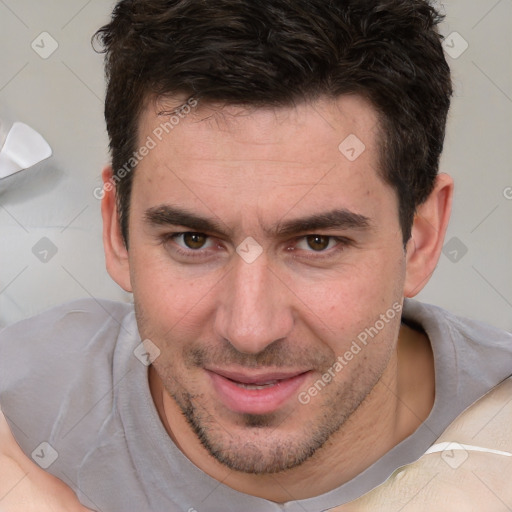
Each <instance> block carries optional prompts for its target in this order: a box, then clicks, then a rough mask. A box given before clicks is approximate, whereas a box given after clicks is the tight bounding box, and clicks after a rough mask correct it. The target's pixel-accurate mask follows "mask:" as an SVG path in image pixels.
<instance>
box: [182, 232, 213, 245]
mask: <svg viewBox="0 0 512 512" xmlns="http://www.w3.org/2000/svg"><path fill="white" fill-rule="evenodd" d="M182 236H183V243H184V244H185V246H186V247H187V248H188V249H201V248H202V247H203V246H204V245H205V244H206V242H207V240H208V237H207V236H206V235H203V234H202V233H183V235H182Z"/></svg>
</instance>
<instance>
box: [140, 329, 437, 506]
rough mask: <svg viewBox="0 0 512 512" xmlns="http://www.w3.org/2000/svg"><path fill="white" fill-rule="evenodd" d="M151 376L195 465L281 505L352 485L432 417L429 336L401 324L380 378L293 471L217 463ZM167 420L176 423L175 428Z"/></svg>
mask: <svg viewBox="0 0 512 512" xmlns="http://www.w3.org/2000/svg"><path fill="white" fill-rule="evenodd" d="M149 376H150V377H149V378H150V388H151V392H152V395H153V398H154V400H155V405H156V407H157V410H158V411H159V414H160V418H161V420H162V422H163V424H164V426H165V428H166V430H167V432H168V433H169V435H170V437H171V438H172V439H173V441H174V442H175V444H176V445H177V446H178V447H179V448H180V450H181V451H182V452H183V453H184V454H185V455H186V456H187V457H188V458H189V459H190V460H191V461H192V462H193V463H194V464H195V465H196V466H198V467H199V468H200V469H201V470H203V471H204V472H205V473H207V474H209V475H210V476H211V477H213V478H215V479H216V480H218V481H220V482H222V483H224V484H225V485H228V486H229V487H232V488H233V489H235V490H237V491H240V492H243V493H245V494H250V495H253V496H258V497H261V498H265V499H268V500H271V501H275V502H278V503H282V502H286V501H291V500H299V499H306V498H310V497H312V496H317V495H319V494H323V493H325V492H328V491H330V490H332V489H335V488H336V487H339V486H340V485H342V484H344V483H345V482H348V481H349V480H351V479H352V478H354V477H355V476H357V475H358V474H359V473H361V472H362V471H364V470H365V469H366V468H368V467H369V466H370V465H372V464H373V463H374V462H376V461H377V460H378V459H379V458H381V457H382V456H383V455H384V454H385V453H386V452H388V451H389V450H390V449H391V448H393V447H394V446H395V445H397V444H398V443H399V442H401V441H402V440H403V439H405V438H406V437H408V436H409V435H411V434H412V433H413V432H414V431H415V430H416V429H417V428H418V426H419V425H420V424H421V423H422V422H423V421H424V420H425V419H426V417H427V416H428V414H429V412H430V410H431V408H432V405H433V399H434V369H433V356H432V352H431V348H430V343H429V342H428V338H426V336H425V335H423V334H421V333H419V332H416V331H413V330H412V329H409V328H408V327H405V326H402V328H401V330H400V336H399V341H398V345H397V350H396V351H395V352H394V354H393V356H392V357H391V359H390V362H389V364H388V366H387V367H386V369H385V371H384V373H383V374H382V376H381V378H380V379H379V381H378V382H377V384H376V385H375V386H374V388H373V389H372V391H371V392H370V393H369V394H368V396H367V397H366V398H365V400H364V401H363V402H362V403H361V404H360V405H359V407H358V408H357V409H356V410H355V411H354V413H353V414H352V415H351V416H350V418H349V419H348V420H347V421H346V422H345V423H344V424H343V426H342V427H341V428H340V429H339V430H338V432H336V433H335V434H334V435H332V436H331V438H330V439H329V441H328V442H327V443H326V444H325V445H324V446H323V447H322V448H320V449H319V450H318V451H317V452H316V453H315V454H314V455H313V456H312V457H311V458H310V459H308V460H307V461H306V462H305V463H304V464H302V465H301V466H299V467H297V468H294V469H292V470H288V471H283V472H281V473H275V474H270V475H251V474H246V473H240V472H235V471H231V470H230V469H228V468H226V467H225V466H224V465H222V464H221V463H219V462H218V461H217V460H216V459H214V458H213V457H212V456H211V455H210V454H209V453H208V452H207V451H206V449H205V448H204V447H203V446H202V445H201V443H200V442H199V440H198V439H197V437H196V435H195V434H194V433H193V432H192V431H191V430H190V427H189V426H188V424H187V423H186V421H185V419H184V418H183V416H182V414H181V411H180V410H179V408H178V406H177V405H176V403H175V402H174V400H173V399H172V398H171V397H170V396H169V395H168V394H167V392H165V390H164V388H163V385H162V383H161V381H160V379H159V377H158V376H157V374H156V372H155V371H154V370H153V368H152V367H150V373H149ZM168 418H172V419H173V428H172V429H171V427H170V425H169V422H168ZM178 432H179V433H180V434H179V435H177V433H178Z"/></svg>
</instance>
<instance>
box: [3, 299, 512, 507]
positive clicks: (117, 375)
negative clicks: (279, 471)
mask: <svg viewBox="0 0 512 512" xmlns="http://www.w3.org/2000/svg"><path fill="white" fill-rule="evenodd" d="M403 321H404V322H406V323H408V324H410V325H412V326H415V327H416V328H419V329H423V330H424V331H425V332H426V333H427V335H428V337H429V339H430V342H431V344H432V348H433V352H434V360H435V378H436V397H435V402H434V407H433V409H432V411H431V413H430V415H429V417H428V418H427V420H426V421H425V422H424V423H423V424H422V425H421V426H420V427H419V428H418V429H417V430H416V432H414V434H412V435H411V436H409V437H408V438H407V439H405V440H404V441H402V442H401V443H400V444H398V445H397V446H395V447H394V448H393V449H392V450H390V451H389V452H388V453H386V454H385V455H384V456H383V457H382V458H381V459H379V460H378V461H377V462H375V463H374V464H373V465H372V466H370V467H369V468H368V469H366V470H365V471H364V472H362V473H361V474H359V475H358V476H357V477H355V478H354V479H352V480H351V481H349V482H347V483H345V484H344V485H342V486H340V487H338V488H337V489H334V490H332V491H330V492H328V493H325V494H323V495H321V496H317V497H314V498H309V499H305V500H298V501H290V502H287V503H284V504H276V503H273V502H271V501H267V500H264V499H261V498H256V497H253V496H249V495H246V494H243V493H240V492H237V491H235V490H233V489H231V488H230V487H227V486H226V485H223V484H222V483H220V482H218V481H217V480H215V479H213V478H211V477H210V476H208V475H207V474H205V473H204V472H203V471H201V470H200V469H199V468H197V467H196V466H195V465H194V464H192V462H190V461H189V460H188V459H187V458H186V457H185V455H183V453H182V452H181V451H180V450H179V449H178V448H177V447H176V445H175V444H174V443H173V441H172V440H171V439H170V437H169V435H168V434H167V432H166V430H165V428H164V426H163V425H162V423H161V421H160V418H159V416H158V413H157V410H156V407H155V405H154V402H153V400H152V398H151V394H150V390H149V385H148V373H147V370H148V368H147V365H146V364H147V360H145V359H144V358H143V357H142V358H138V357H137V356H136V354H138V355H139V356H140V343H141V340H140V336H139V333H138V330H137V324H136V321H135V315H134V310H133V306H132V305H130V304H122V303H117V302H111V301H105V300H93V299H84V300H79V301H74V302H71V303H68V304H64V305H62V306H59V307H57V308H54V309H52V310H49V311H46V312H44V313H42V314H40V315H38V316H36V317H33V318H30V319H27V320H24V321H22V322H19V323H17V324H15V325H12V326H10V327H7V328H5V329H4V330H2V331H1V332H0V406H1V408H2V410H3V412H4V414H5V416H6V418H7V420H8V423H9V424H10V426H11V430H12V432H13V434H14V436H15V437H16V440H17V441H18V443H19V444H20V446H21V448H22V449H23V451H24V452H25V453H26V454H27V455H29V456H32V458H33V459H34V460H35V461H36V462H38V463H39V464H40V465H41V466H42V467H45V468H47V471H49V472H50V473H52V474H54V475H55V476H57V477H59V478H60V479H61V480H63V481H64V482H65V483H67V484H68V485H69V486H70V487H71V488H72V489H74V491H75V492H76V493H77V495H78V498H79V499H80V501H81V502H82V503H83V504H84V505H85V506H87V507H89V508H92V509H94V510H97V511H101V512H164V511H165V512H174V511H182V512H193V511H197V512H241V511H250V512H271V511H276V512H277V511H289V512H305V511H306V512H320V511H324V510H327V509H329V508H332V507H334V506H336V505H340V504H343V503H346V502H348V501H352V500H353V499H356V498H358V497H359V496H361V495H363V494H365V493H366V492H368V491H370V490H371V489H373V488H374V487H376V486H377V485H379V484H381V483H382V482H384V481H385V480H386V479H387V478H388V477H389V476H390V475H391V474H392V473H393V472H394V471H395V470H396V469H397V468H398V467H400V466H403V465H405V464H409V463H411V462H413V461H415V460H416V459H418V458H419V457H420V456H421V455H423V453H424V452H425V451H426V450H427V449H428V448H429V446H431V445H432V444H433V443H434V442H435V441H436V439H437V438H438V437H439V436H440V435H441V433H442V432H443V431H444V430H445V429H446V427H447V426H448V425H449V424H450V423H451V422H452V421H453V420H454V419H455V418H456V417H457V416H458V415H459V414H460V413H461V412H462V411H463V410H464V409H466V408H467V407H469V406H470V405H471V404H472V403H473V402H475V401H476V400H477V399H478V398H480V397H481V396H482V395H484V394H485V393H486V392H487V391H489V390H490V389H491V388H493V387H494V386H496V385H497V384H498V383H500V382H501V381H502V380H504V379H505V378H507V377H509V376H510V375H512V334H510V333H507V332H505V331H501V330H499V329H495V328H493V327H490V326H487V325H484V324H481V323H478V322H474V321H470V320H466V319H462V318H459V317H456V316H454V315H452V314H450V313H448V312H446V311H444V310H442V309H440V308H437V307H435V306H430V305H426V304H422V303H420V302H417V301H413V300H406V302H405V305H404V312H403ZM134 352H135V353H134ZM140 359H142V361H145V362H146V364H144V362H141V360H140ZM42 443H43V444H42ZM342 463H343V461H340V464H342Z"/></svg>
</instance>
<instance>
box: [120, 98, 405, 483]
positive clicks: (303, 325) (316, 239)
mask: <svg viewBox="0 0 512 512" xmlns="http://www.w3.org/2000/svg"><path fill="white" fill-rule="evenodd" d="M159 110H162V108H160V107H159V106H157V105H151V106H148V107H147V108H146V110H145V111H144V113H143V115H142V118H141V124H140V134H139V135H140V142H141V144H144V143H145V142H146V140H147V137H148V136H150V137H152V138H153V139H154V140H155V142H156V147H154V148H153V149H151V151H150V152H149V154H148V155H147V156H146V157H145V158H144V159H143V160H142V161H141V162H140V164H139V165H138V167H137V170H136V172H135V176H134V183H133V191H132V198H131V207H130V223H129V237H130V248H129V262H130V277H131V285H132V288H133V292H134V299H135V306H136V314H137V321H138V326H139V331H140V334H141V336H142V338H143V339H146V338H147V339H150V340H151V341H152V342H153V343H154V344H155V345H157V346H158V348H159V349H160V351H161V354H160V356H159V357H158V358H157V359H156V360H155V362H154V368H155V370H156V373H157V374H158V376H159V377H160V379H161V381H162V383H163V386H164V387H165V389H166V390H167V391H168V393H169V395H170V396H172V397H173V400H174V401H175V402H176V404H177V405H178V406H179V408H180V409H181V411H182V412H183V413H184V415H185V417H186V419H187V421H188V424H187V428H189V429H190V427H191V428H192V430H193V431H194V432H195V433H196V434H197V435H198V436H199V438H200V440H201V442H202V443H203V445H204V446H205V447H206V448H207V449H208V450H209V452H210V453H211V454H212V455H213V456H214V457H216V459H217V460H219V461H220V462H222V463H224V464H226V465H227V466H229V467H230V468H232V469H235V470H239V471H244V472H256V473H265V472H276V471H281V470H284V469H287V468H292V467H295V466H297V465H299V464H301V463H302V462H304V461H305V460H307V459H308V458H309V457H311V456H312V455H313V454H314V453H315V452H316V451H317V450H318V449H319V448H320V447H321V446H323V445H324V444H325V443H326V441H327V440H328V439H329V438H331V436H333V435H334V434H335V433H336V432H337V431H340V429H341V428H342V426H343V424H344V423H345V421H346V420H347V418H348V417H349V416H350V415H351V414H352V413H353V412H354V411H355V410H356V409H357V407H358V406H359V405H360V404H361V402H362V401H363V400H364V398H365V397H366V396H367V395H368V394H369V393H370V391H371V390H372V388H373V387H374V386H375V384H376V382H377V381H378V380H379V379H380V378H381V376H382V374H383V372H384V370H385V369H386V367H387V365H388V362H389V361H390V359H391V357H392V354H393V351H394V348H395V346H396V339H397V335H398V330H399V324H400V318H399V317H400V315H398V314H397V315H396V316H395V317H394V318H392V319H388V321H387V322H386V323H385V324H384V327H383V328H381V329H377V330H378V333H377V334H375V329H374V330H373V331H372V332H373V333H374V335H373V337H370V336H369V337H368V343H367V345H366V346H365V345H363V344H362V343H359V345H360V347H361V350H360V351H359V352H358V353H357V354H355V355H354V357H353V358H352V359H351V360H350V361H347V360H346V358H344V361H345V363H343V364H342V368H341V369H340V366H339V365H337V366H334V365H335V362H336V360H337V358H338V356H343V355H344V354H345V353H346V352H347V351H349V350H350V347H351V346H352V344H353V342H354V340H357V339H358V335H360V334H361V333H362V332H365V330H366V329H368V328H370V327H372V326H375V325H376V322H377V321H378V320H379V319H380V316H381V315H382V314H384V315H385V314H386V312H387V311H388V310H390V309H392V307H393V304H395V305H396V304H401V303H402V296H403V285H404V277H405V254H404V248H403V241H402V232H401V229H400V225H399V221H398V203H397V197H396V194H395V192H394V191H393V189H392V188H391V187H390V186H389V185H387V184H385V183H384V182H383V180H382V179H381V178H380V177H379V175H378V173H377V168H378V165H379V163H378V146H377V141H378V133H377V130H378V126H377V117H376V114H375V112H374V110H373V109H372V107H371V106H370V105H369V104H368V103H367V102H365V101H363V100H362V99H361V98H358V97H349V96H346V97H341V98H339V99H338V100H337V101H333V100H322V101H317V102H315V103H312V104H309V105H308V104H300V105H298V106H297V107H295V108H289V109H275V110H273V109H243V108H241V107H234V106H231V107H218V108H216V109H215V108H213V106H211V105H206V104H205V105H201V104H200V105H199V106H198V108H197V109H196V110H195V111H194V112H192V113H190V114H189V115H188V116H187V117H186V118H185V119H182V120H181V121H180V123H179V124H178V125H177V126H176V127H175V128H174V129H173V130H172V131H170V133H169V134H168V135H166V136H165V137H164V138H163V140H162V141H158V139H157V138H156V137H155V135H154V133H157V132H155V131H154V130H155V129H157V128H158V126H159V125H160V124H161V123H163V122H165V121H167V120H168V118H163V117H162V116H158V114H157V112H158V111H159ZM347 137H350V138H349V139H347ZM355 137H357V139H356V138H355ZM346 139H347V140H346ZM345 140H346V142H345V143H343V141H345ZM342 143H343V144H342ZM361 143H363V144H364V146H365V149H364V151H362V153H361V154H360V155H359V156H357V155H358V153H360V152H361V150H362V148H363V146H362V144H361ZM340 144H341V147H340ZM355 157H356V158H355ZM184 233H185V234H184ZM248 237H251V239H249V240H248ZM237 249H238V251H237ZM382 323H383V322H380V323H379V324H377V325H378V326H379V327H380V326H381V324H382ZM329 369H330V371H331V377H332V378H331V379H330V382H328V383H327V384H326V385H325V386H319V385H317V388H318V390H317V391H318V392H317V393H314V392H313V393H310V392H309V391H308V390H309V389H310V388H311V387H312V386H313V385H314V384H315V382H316V381H318V380H319V379H321V377H322V374H324V373H325V372H329ZM304 393H306V394H307V396H308V397H309V398H310V400H306V399H305V396H306V395H305V394H304ZM299 397H302V400H299ZM305 402H308V403H305ZM169 422H170V427H171V429H173V433H174V436H175V437H176V438H177V440H178V441H179V440H180V432H179V426H178V423H176V425H173V420H172V418H171V419H170V420H169Z"/></svg>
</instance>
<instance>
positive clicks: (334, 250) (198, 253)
mask: <svg viewBox="0 0 512 512" xmlns="http://www.w3.org/2000/svg"><path fill="white" fill-rule="evenodd" d="M186 234H193V235H204V236H206V237H207V240H211V239H212V237H211V236H209V235H206V234H205V233H200V232H199V231H179V232H176V233H169V234H166V235H163V237H162V244H166V243H167V242H170V241H172V242H173V243H174V247H173V251H175V252H176V253H177V254H178V255H180V256H183V257H185V258H204V256H205V254H204V251H205V250H204V249H196V250H194V249H188V250H186V249H183V248H182V247H181V246H179V245H178V244H176V242H175V241H174V240H175V238H177V237H179V236H182V235H186ZM315 235H316V236H324V237H327V238H329V241H331V240H334V241H335V242H336V245H335V246H334V247H331V248H330V249H327V250H324V251H313V250H311V251H305V254H303V255H301V256H300V259H314V260H316V261H319V260H321V259H327V258H331V257H333V256H334V255H336V254H338V253H340V252H342V251H343V250H345V248H346V247H349V246H351V245H353V241H352V240H350V239H348V238H345V237H340V236H333V235H322V234H320V233H312V234H308V235H303V236H300V237H297V238H295V239H294V240H295V242H294V243H295V244H297V243H298V242H300V241H301V240H303V239H305V238H307V237H308V236H315ZM206 250H207V249H206ZM287 250H289V251H290V252H293V251H294V250H295V249H294V248H288V249H287ZM307 253H310V254H307Z"/></svg>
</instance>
